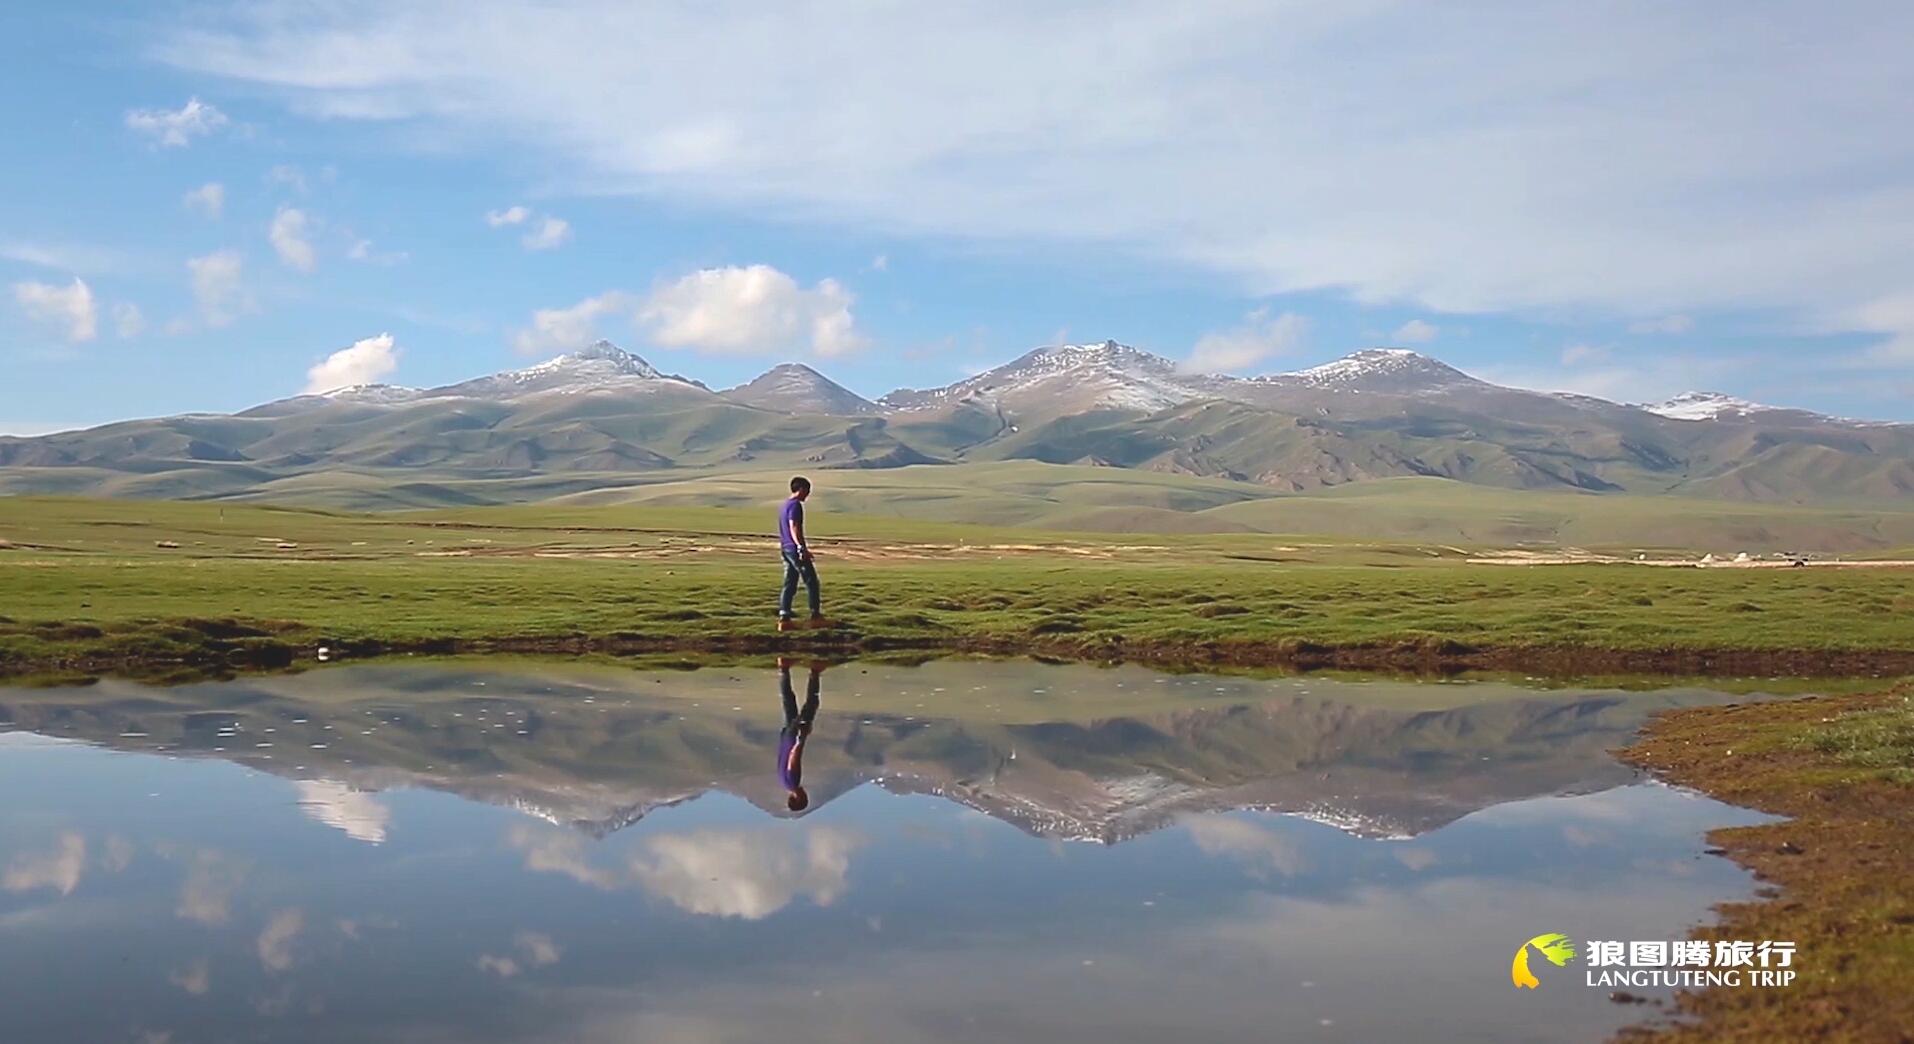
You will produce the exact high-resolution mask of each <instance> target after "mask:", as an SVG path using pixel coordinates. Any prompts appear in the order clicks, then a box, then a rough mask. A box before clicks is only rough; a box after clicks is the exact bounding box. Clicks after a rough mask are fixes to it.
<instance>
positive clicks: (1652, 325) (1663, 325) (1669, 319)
mask: <svg viewBox="0 0 1914 1044" xmlns="http://www.w3.org/2000/svg"><path fill="white" fill-rule="evenodd" d="M1694 328H1695V321H1694V320H1693V319H1691V318H1689V317H1688V316H1685V315H1664V316H1661V317H1660V318H1657V319H1640V320H1637V321H1635V322H1632V323H1629V324H1628V332H1629V333H1633V334H1684V333H1687V332H1688V331H1690V330H1693V329H1694Z"/></svg>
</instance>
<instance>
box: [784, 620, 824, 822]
mask: <svg viewBox="0 0 1914 1044" xmlns="http://www.w3.org/2000/svg"><path fill="white" fill-rule="evenodd" d="M823 674H824V664H822V663H812V664H811V677H810V678H809V679H808V680H807V681H806V682H805V683H804V706H803V707H801V708H800V707H799V706H798V701H797V692H796V690H794V689H792V688H791V660H790V658H789V657H785V656H780V657H778V690H779V692H780V693H782V694H783V696H784V728H783V729H781V730H779V732H778V780H779V781H780V782H782V783H783V784H784V790H785V799H784V804H785V807H786V808H789V809H790V810H791V811H793V812H802V811H804V809H805V807H806V806H807V805H809V804H810V803H811V796H810V795H809V794H806V793H805V792H804V741H805V740H807V739H810V738H811V720H812V719H813V718H816V717H817V690H818V679H819V677H821V676H822V675H823Z"/></svg>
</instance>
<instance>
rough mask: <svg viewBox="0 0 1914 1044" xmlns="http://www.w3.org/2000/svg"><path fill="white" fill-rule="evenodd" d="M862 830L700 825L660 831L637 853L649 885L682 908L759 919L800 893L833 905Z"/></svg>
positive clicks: (638, 872)
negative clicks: (799, 830)
mask: <svg viewBox="0 0 1914 1044" xmlns="http://www.w3.org/2000/svg"><path fill="white" fill-rule="evenodd" d="M858 845H859V842H858V839H857V837H856V835H854V834H851V833H850V832H848V831H844V830H839V829H835V828H831V827H820V828H817V829H813V830H809V831H806V832H805V833H803V834H802V835H797V836H793V835H792V834H791V833H790V832H788V831H784V830H700V831H694V832H692V833H688V834H663V835H657V836H654V837H652V838H650V839H649V840H648V841H646V843H645V846H644V848H643V850H641V851H640V852H639V853H638V854H636V855H635V856H633V857H632V861H631V872H632V875H633V876H634V877H635V878H636V879H637V881H638V882H639V884H641V885H642V886H643V887H644V889H645V891H646V892H648V893H650V894H651V895H654V896H656V897H658V898H660V899H663V900H665V901H666V902H669V903H671V904H672V905H673V906H676V907H678V908H679V909H681V910H685V911H687V912H690V913H695V914H707V915H710V916H713V917H736V918H740V919H743V920H747V921H755V920H759V919H761V918H764V917H769V916H770V915H771V914H774V913H776V912H777V911H779V910H782V909H783V908H784V907H786V906H788V905H790V904H791V902H792V901H793V900H795V899H797V898H799V897H804V898H808V899H810V901H811V902H813V903H815V904H817V905H818V906H829V905H831V904H832V903H833V902H836V901H837V899H838V897H839V896H841V895H843V894H844V889H845V887H846V878H847V874H848V873H849V871H850V866H851V853H853V852H854V851H856V849H857V848H858Z"/></svg>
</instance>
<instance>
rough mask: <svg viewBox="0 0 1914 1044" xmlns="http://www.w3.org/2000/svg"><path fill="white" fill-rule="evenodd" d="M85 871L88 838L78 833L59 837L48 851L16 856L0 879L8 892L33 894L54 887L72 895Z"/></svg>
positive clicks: (0, 885)
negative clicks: (38, 889)
mask: <svg viewBox="0 0 1914 1044" xmlns="http://www.w3.org/2000/svg"><path fill="white" fill-rule="evenodd" d="M85 872H86V838H84V837H82V836H80V835H79V834H76V833H71V832H69V833H65V834H61V835H60V840H59V841H57V842H55V843H54V846H53V849H52V850H51V851H48V852H26V853H22V854H21V855H17V856H15V857H13V860H12V861H11V862H9V863H8V864H7V872H6V874H5V875H4V876H0V887H4V888H6V890H7V891H9V892H31V891H33V890H34V889H36V888H51V889H53V890H54V891H56V892H59V893H60V894H61V895H71V894H73V890H74V889H75V888H78V887H79V886H80V876H81V875H82V874H84V873H85Z"/></svg>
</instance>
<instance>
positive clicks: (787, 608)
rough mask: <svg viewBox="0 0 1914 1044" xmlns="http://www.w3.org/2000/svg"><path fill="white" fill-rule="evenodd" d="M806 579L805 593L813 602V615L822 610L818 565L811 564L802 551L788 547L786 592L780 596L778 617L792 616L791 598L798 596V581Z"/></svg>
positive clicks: (786, 552) (785, 560)
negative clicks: (819, 594) (818, 585)
mask: <svg viewBox="0 0 1914 1044" xmlns="http://www.w3.org/2000/svg"><path fill="white" fill-rule="evenodd" d="M799 580H803V581H804V592H805V595H806V596H807V597H808V598H809V599H810V602H811V615H812V616H816V615H818V614H819V612H821V610H820V609H819V608H818V605H819V601H818V598H819V596H818V590H817V566H815V565H813V564H811V560H810V559H809V558H806V557H805V556H804V555H803V554H802V553H801V552H797V551H792V550H789V549H786V550H785V552H784V593H783V594H782V595H781V596H779V598H778V618H779V619H781V620H789V619H790V618H791V599H793V598H796V597H797V591H798V581H799Z"/></svg>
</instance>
